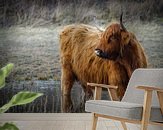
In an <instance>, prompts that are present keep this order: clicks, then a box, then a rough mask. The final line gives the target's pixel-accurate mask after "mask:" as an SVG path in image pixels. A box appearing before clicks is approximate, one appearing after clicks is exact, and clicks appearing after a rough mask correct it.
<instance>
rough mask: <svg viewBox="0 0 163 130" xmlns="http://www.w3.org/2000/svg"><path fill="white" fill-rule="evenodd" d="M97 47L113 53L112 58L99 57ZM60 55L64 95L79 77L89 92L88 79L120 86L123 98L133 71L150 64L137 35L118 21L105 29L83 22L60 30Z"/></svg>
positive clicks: (119, 92) (109, 53) (119, 90)
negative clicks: (122, 26)
mask: <svg viewBox="0 0 163 130" xmlns="http://www.w3.org/2000/svg"><path fill="white" fill-rule="evenodd" d="M95 49H100V50H102V51H103V52H105V53H106V54H107V55H110V56H111V57H110V59H109V58H108V59H107V58H106V59H105V58H102V57H99V56H97V55H96V54H95ZM60 58H61V65H62V77H61V86H62V93H63V94H70V93H71V88H72V86H73V83H74V81H75V80H77V81H80V83H81V85H82V87H83V88H84V90H86V91H89V92H90V91H91V89H90V88H89V86H87V85H86V84H87V82H93V83H102V84H110V85H116V86H118V96H119V97H120V98H122V97H123V95H124V92H125V90H126V86H127V84H128V81H129V78H130V76H131V74H132V72H133V71H134V70H135V69H136V68H142V67H147V61H146V57H145V54H144V51H143V49H142V47H141V45H140V44H139V42H138V41H137V39H136V37H135V36H134V34H132V33H130V32H128V31H122V30H121V27H120V25H119V24H116V23H115V24H112V25H110V26H109V27H108V28H107V29H106V30H105V31H101V30H99V29H97V28H95V27H92V26H88V25H83V24H81V25H69V26H66V27H65V28H64V30H63V31H62V32H61V33H60Z"/></svg>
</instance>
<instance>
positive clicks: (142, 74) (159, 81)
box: [85, 69, 163, 130]
mask: <svg viewBox="0 0 163 130" xmlns="http://www.w3.org/2000/svg"><path fill="white" fill-rule="evenodd" d="M88 85H89V86H95V95H94V100H89V101H87V102H86V104H85V110H86V111H87V112H92V113H93V121H92V130H96V125H97V120H98V117H104V118H109V119H113V120H118V121H120V122H121V124H122V126H123V129H124V130H127V126H126V123H134V124H140V125H141V130H147V127H148V124H152V125H160V126H163V69H137V70H135V71H134V72H133V74H132V76H131V78H130V80H129V83H128V86H127V90H126V93H125V95H124V97H123V98H122V100H121V101H106V100H100V99H101V91H102V88H107V89H108V90H109V94H110V96H111V99H112V100H117V97H116V96H115V93H114V91H115V90H116V89H117V87H116V86H110V85H102V84H95V83H88ZM162 128H163V127H162Z"/></svg>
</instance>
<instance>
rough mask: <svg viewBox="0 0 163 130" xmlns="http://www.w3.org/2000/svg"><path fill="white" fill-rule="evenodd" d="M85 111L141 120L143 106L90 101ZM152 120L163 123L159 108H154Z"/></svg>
mask: <svg viewBox="0 0 163 130" xmlns="http://www.w3.org/2000/svg"><path fill="white" fill-rule="evenodd" d="M85 110H86V111H88V112H93V113H98V114H102V115H109V116H113V117H120V118H125V119H131V120H141V119H142V111H143V105H141V104H137V103H128V102H118V101H106V100H90V101H87V102H86V106H85ZM150 120H151V121H155V122H163V116H162V114H161V110H160V108H159V107H153V108H152V112H151V118H150Z"/></svg>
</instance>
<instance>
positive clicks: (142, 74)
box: [122, 68, 163, 106]
mask: <svg viewBox="0 0 163 130" xmlns="http://www.w3.org/2000/svg"><path fill="white" fill-rule="evenodd" d="M143 85H144V86H149V87H150V86H151V87H159V88H163V68H160V69H148V68H146V69H144V68H142V69H136V70H135V71H134V72H133V74H132V76H131V78H130V80H129V83H128V86H127V90H126V93H125V95H124V97H123V99H122V101H125V102H131V103H139V104H143V102H144V91H143V90H140V89H136V87H137V86H143ZM152 96H153V98H152V106H159V102H158V97H157V94H156V92H154V93H153V95H152Z"/></svg>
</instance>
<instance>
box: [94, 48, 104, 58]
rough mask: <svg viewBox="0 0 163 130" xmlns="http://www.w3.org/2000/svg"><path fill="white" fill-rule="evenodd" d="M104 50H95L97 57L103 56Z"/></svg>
mask: <svg viewBox="0 0 163 130" xmlns="http://www.w3.org/2000/svg"><path fill="white" fill-rule="evenodd" d="M102 53H103V52H102V50H100V49H95V54H96V55H97V56H101V55H102Z"/></svg>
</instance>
